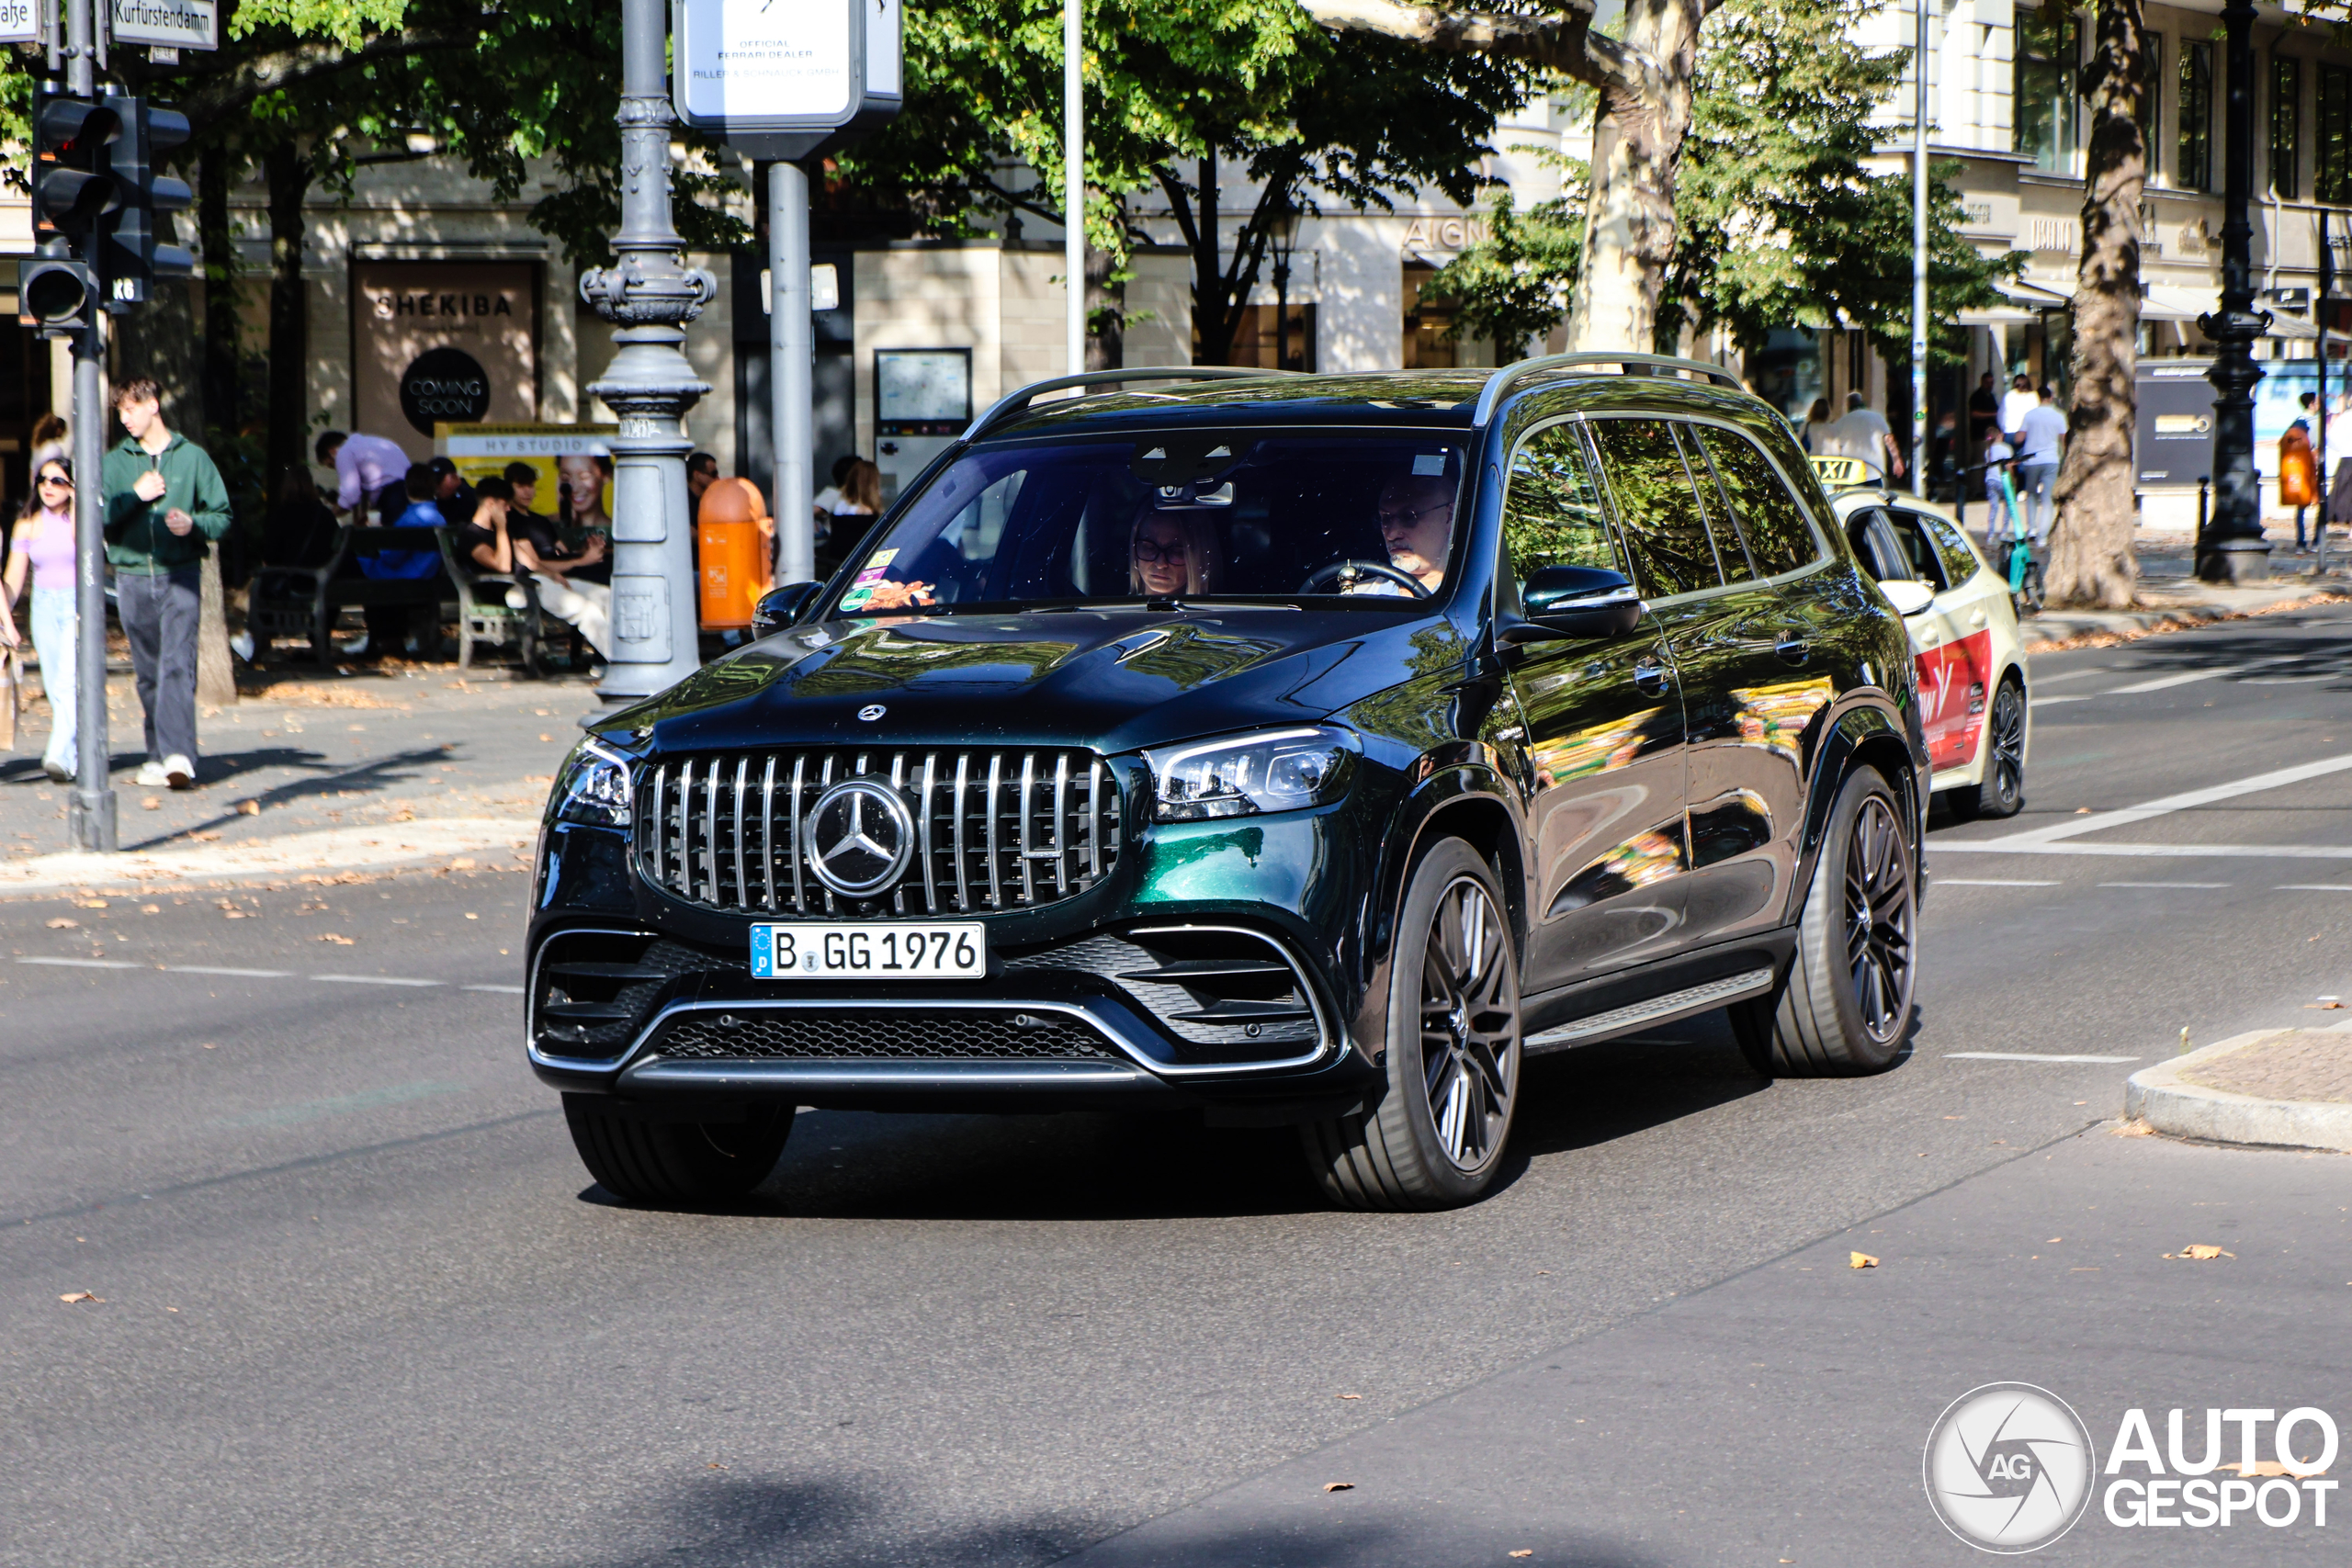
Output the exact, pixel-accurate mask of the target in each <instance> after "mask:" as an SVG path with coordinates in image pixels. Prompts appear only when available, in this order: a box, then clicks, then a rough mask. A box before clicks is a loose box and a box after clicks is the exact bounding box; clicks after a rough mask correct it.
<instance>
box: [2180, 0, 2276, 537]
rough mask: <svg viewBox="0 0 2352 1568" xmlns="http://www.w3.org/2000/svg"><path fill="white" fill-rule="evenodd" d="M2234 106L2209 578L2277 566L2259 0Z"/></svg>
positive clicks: (2244, 40)
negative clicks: (2264, 440) (2257, 163)
mask: <svg viewBox="0 0 2352 1568" xmlns="http://www.w3.org/2000/svg"><path fill="white" fill-rule="evenodd" d="M2222 25H2223V26H2224V27H2226V28H2228V30H2229V44H2228V50H2229V97H2228V111H2227V113H2226V115H2225V117H2224V120H2223V124H2222V141H2223V152H2224V158H2225V161H2224V163H2223V164H2222V308H2221V309H2220V310H2216V311H2214V312H2213V313H2212V314H2211V315H2208V316H2205V317H2203V318H2201V319H2200V320H2199V321H2198V323H2197V324H2198V325H2199V327H2200V328H2202V329H2203V331H2204V333H2205V335H2206V336H2207V337H2209V338H2211V339H2212V340H2213V342H2214V344H2215V345H2216V347H2215V349H2214V354H2213V367H2212V368H2211V370H2209V371H2207V372H2206V373H2205V374H2206V378H2207V379H2208V380H2210V381H2211V382H2212V383H2213V386H2214V388H2215V389H2216V390H2218V391H2219V392H2220V393H2221V396H2219V397H2217V398H2215V399H2214V400H2213V511H2212V513H2211V517H2210V518H2209V520H2208V521H2207V523H2206V525H2205V527H2204V529H2203V531H2202V532H2201V533H2200V534H2199V536H2198V539H2197V575H2198V576H2199V577H2200V578H2203V579H2204V580H2205V581H2208V582H2249V581H2256V580H2258V579H2261V578H2265V577H2267V576H2268V575H2269V574H2270V547H2269V546H2268V545H2267V544H2266V543H2264V542H2263V538H2262V489H2261V482H2260V480H2259V479H2258V478H2257V477H2256V474H2255V471H2254V384H2255V383H2256V381H2259V380H2261V379H2262V372H2261V370H2260V369H2259V368H2257V367H2256V365H2255V363H2254V340H2255V339H2256V338H2258V337H2260V336H2262V334H2263V333H2265V332H2266V331H2267V330H2268V328H2269V325H2270V315H2269V312H2267V311H2264V310H2256V309H2255V308H2254V259H2253V250H2254V225H2253V222H2252V220H2250V218H2249V217H2248V214H2247V202H2248V199H2249V198H2250V197H2251V195H2252V187H2253V185H2254V0H2229V4H2228V5H2226V6H2223V7H2222Z"/></svg>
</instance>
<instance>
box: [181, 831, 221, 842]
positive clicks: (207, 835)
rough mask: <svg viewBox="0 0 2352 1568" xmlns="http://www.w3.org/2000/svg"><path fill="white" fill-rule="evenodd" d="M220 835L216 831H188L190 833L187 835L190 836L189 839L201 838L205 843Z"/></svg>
mask: <svg viewBox="0 0 2352 1568" xmlns="http://www.w3.org/2000/svg"><path fill="white" fill-rule="evenodd" d="M188 837H189V838H191V839H201V840H204V841H205V842H206V843H210V842H211V841H212V840H215V839H217V838H219V837H220V834H218V833H212V832H204V833H190V834H189V835H188Z"/></svg>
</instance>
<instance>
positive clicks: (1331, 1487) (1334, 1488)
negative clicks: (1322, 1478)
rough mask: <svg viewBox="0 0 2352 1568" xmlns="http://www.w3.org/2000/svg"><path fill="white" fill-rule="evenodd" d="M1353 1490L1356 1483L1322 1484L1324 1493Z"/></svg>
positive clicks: (1334, 1482)
mask: <svg viewBox="0 0 2352 1568" xmlns="http://www.w3.org/2000/svg"><path fill="white" fill-rule="evenodd" d="M1355 1489H1356V1483H1354V1482H1352V1481H1327V1482H1325V1483H1323V1490H1324V1491H1326V1492H1352V1491H1354V1490H1355Z"/></svg>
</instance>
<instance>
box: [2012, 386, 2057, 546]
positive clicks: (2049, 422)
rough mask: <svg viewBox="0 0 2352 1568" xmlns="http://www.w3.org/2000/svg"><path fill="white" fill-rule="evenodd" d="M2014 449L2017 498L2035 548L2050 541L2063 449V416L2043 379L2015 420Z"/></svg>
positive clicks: (2053, 391) (2053, 392)
mask: <svg viewBox="0 0 2352 1568" xmlns="http://www.w3.org/2000/svg"><path fill="white" fill-rule="evenodd" d="M2017 449H2018V501H2019V502H2020V503H2021V504H2023V506H2024V507H2025V524H2026V526H2027V528H2028V529H2029V530H2030V533H2031V536H2032V538H2033V543H2034V547H2035V548H2037V549H2039V548H2040V547H2041V546H2043V545H2045V544H2047V543H2049V541H2050V519H2051V513H2052V512H2053V511H2055V510H2056V506H2055V502H2053V500H2052V491H2054V490H2055V488H2056V486H2057V482H2058V460H2059V459H2060V458H2061V457H2064V455H2065V450H2066V416H2065V415H2064V413H2062V412H2059V408H2058V402H2057V393H2056V391H2055V390H2054V389H2052V387H2051V385H2050V383H2049V382H2047V381H2044V382H2043V383H2042V384H2041V394H2040V395H2039V396H2038V397H2037V398H2036V399H2035V400H2034V405H2033V407H2032V408H2030V409H2029V410H2027V411H2026V414H2025V417H2024V418H2023V419H2021V420H2019V421H2018V434H2017Z"/></svg>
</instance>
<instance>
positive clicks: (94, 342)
mask: <svg viewBox="0 0 2352 1568" xmlns="http://www.w3.org/2000/svg"><path fill="white" fill-rule="evenodd" d="M93 5H94V0H66V17H65V43H66V49H65V86H66V91H67V92H69V93H71V94H72V95H73V96H75V97H79V98H94V97H96V96H97V94H96V83H97V78H96V71H95V69H94V67H95V65H96V51H97V17H96V14H95V12H94V10H93ZM89 248H90V252H91V255H92V256H93V257H95V255H96V253H97V250H98V243H97V241H96V237H95V233H94V236H93V239H92V242H91V244H90V247H89ZM87 316H88V319H87V320H86V321H85V322H84V323H83V325H82V326H81V328H80V329H79V330H78V331H76V332H75V333H74V339H73V341H74V612H75V628H74V630H75V636H74V653H75V658H74V709H75V712H74V726H75V741H76V750H77V751H78V753H79V754H78V756H77V757H76V759H75V768H74V790H73V793H72V795H71V796H70V797H69V798H68V800H67V802H66V808H65V818H66V827H67V829H68V831H69V833H70V834H71V836H72V839H73V841H74V848H75V849H78V850H101V851H112V850H114V849H115V848H117V847H118V844H119V839H118V837H117V832H116V825H115V794H114V784H113V781H112V767H111V755H112V754H111V751H110V749H109V748H108V746H107V538H106V510H105V509H106V495H105V487H104V485H102V484H101V483H100V482H99V478H98V469H99V468H100V466H101V464H102V463H103V462H104V460H105V456H106V440H105V437H106V418H107V416H106V410H105V408H104V407H103V406H102V400H101V396H100V389H99V384H98V371H99V367H100V366H101V365H102V364H103V363H104V362H105V356H106V348H107V337H106V334H107V313H106V311H105V310H104V309H102V308H101V307H100V305H99V302H98V301H96V300H93V301H92V302H91V308H90V310H88V312H87Z"/></svg>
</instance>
